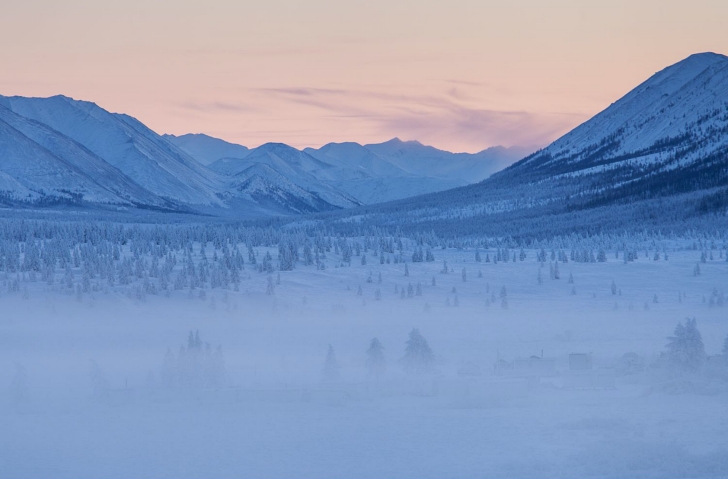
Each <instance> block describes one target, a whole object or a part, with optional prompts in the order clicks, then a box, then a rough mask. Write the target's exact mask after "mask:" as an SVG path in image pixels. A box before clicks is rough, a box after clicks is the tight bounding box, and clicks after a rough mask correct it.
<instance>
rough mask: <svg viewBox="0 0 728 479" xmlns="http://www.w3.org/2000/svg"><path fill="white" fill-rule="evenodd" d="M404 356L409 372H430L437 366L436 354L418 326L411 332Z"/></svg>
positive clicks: (403, 363) (404, 364)
mask: <svg viewBox="0 0 728 479" xmlns="http://www.w3.org/2000/svg"><path fill="white" fill-rule="evenodd" d="M406 344H407V347H406V348H405V351H404V357H403V358H402V359H401V363H402V366H403V368H404V370H405V372H407V373H409V374H428V373H431V372H432V371H433V370H434V368H435V354H434V353H433V352H432V349H430V346H429V344H427V340H426V339H425V338H424V337H423V336H422V334H420V331H419V330H418V329H417V328H413V329H412V331H410V333H409V339H408V340H407V343H406Z"/></svg>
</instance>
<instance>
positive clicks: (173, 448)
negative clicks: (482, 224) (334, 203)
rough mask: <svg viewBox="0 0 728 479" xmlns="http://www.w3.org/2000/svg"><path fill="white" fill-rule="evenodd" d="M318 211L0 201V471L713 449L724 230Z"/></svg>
mask: <svg viewBox="0 0 728 479" xmlns="http://www.w3.org/2000/svg"><path fill="white" fill-rule="evenodd" d="M319 225H320V223H318V222H311V223H310V224H308V225H303V224H295V223H294V224H288V225H282V226H277V227H276V226H270V225H269V226H255V225H241V224H233V223H220V224H206V223H197V224H192V223H178V224H173V223H167V224H163V223H156V224H146V223H134V224H128V223H122V222H103V221H82V220H73V221H60V220H53V219H48V218H46V219H31V220H21V219H17V218H16V219H12V218H6V219H4V220H3V221H2V222H1V223H0V305H1V309H0V311H2V316H1V318H0V321H1V322H2V331H3V334H2V336H1V337H2V340H1V341H2V342H1V343H0V384H2V386H3V388H2V396H0V400H1V401H2V402H1V404H2V409H0V418H1V420H2V424H3V427H2V433H0V443H1V446H0V450H2V451H4V454H3V458H2V464H3V466H2V470H3V471H5V474H3V475H8V476H14V477H20V476H33V477H38V476H46V475H49V474H50V475H53V476H73V477H79V476H127V475H134V476H147V475H148V476H156V477H159V476H170V477H171V476H180V475H183V476H200V477H201V476H206V477H208V476H210V475H212V476H232V475H236V476H241V475H242V476H248V477H249V476H265V477H284V476H285V477H290V476H295V477H314V476H339V477H351V476H381V475H387V476H393V477H413V476H418V477H419V476H423V477H436V476H437V477H440V476H461V477H462V476H467V477H471V476H473V477H474V476H483V475H486V476H503V475H509V476H534V475H536V476H559V475H562V473H563V471H564V470H566V469H565V468H568V470H569V471H572V473H573V475H578V476H600V477H601V476H651V477H654V476H670V477H673V476H676V475H678V476H680V475H683V476H687V475H699V476H716V477H718V476H722V475H723V474H724V473H725V470H726V467H728V464H727V463H726V459H725V458H726V457H728V454H727V452H728V439H727V438H726V436H725V434H723V433H722V431H723V430H724V429H725V425H726V424H728V409H726V408H725V404H726V397H728V396H727V395H728V322H727V321H726V315H727V314H728V304H726V297H725V294H726V289H727V288H726V285H727V284H728V283H727V282H726V278H727V277H728V237H726V235H725V234H724V233H719V232H715V233H705V232H698V231H693V232H681V233H680V234H667V233H664V234H661V233H657V232H654V233H649V232H625V233H622V234H613V235H609V234H604V235H596V236H588V235H581V236H578V235H566V236H555V237H552V238H550V239H548V240H542V241H537V240H520V241H517V240H514V239H512V238H498V237H482V238H478V237H475V236H468V237H463V238H457V237H456V236H453V235H450V236H448V237H446V238H445V237H441V236H438V235H437V234H435V233H434V232H430V233H420V234H413V235H405V234H404V233H402V232H401V231H399V230H398V229H397V228H393V229H391V230H388V229H385V228H377V227H374V226H360V228H359V230H358V231H356V232H355V234H349V235H343V234H342V233H341V232H336V231H335V230H334V229H331V228H325V227H321V226H319ZM161 451H164V453H162V452H161ZM129 457H134V461H133V464H132V463H131V462H130V461H129ZM222 457H224V458H225V460H224V461H223V460H220V461H218V460H217V459H215V458H222ZM171 458H173V459H171ZM377 458H380V459H377ZM64 471H65V472H64Z"/></svg>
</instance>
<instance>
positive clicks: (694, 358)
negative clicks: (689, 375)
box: [667, 318, 705, 372]
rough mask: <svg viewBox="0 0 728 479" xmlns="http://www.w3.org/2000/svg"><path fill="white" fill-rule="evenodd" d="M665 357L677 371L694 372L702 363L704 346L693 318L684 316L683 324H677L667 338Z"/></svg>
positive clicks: (703, 360)
mask: <svg viewBox="0 0 728 479" xmlns="http://www.w3.org/2000/svg"><path fill="white" fill-rule="evenodd" d="M667 359H668V362H669V363H670V365H671V366H672V367H673V368H674V369H675V370H678V371H688V372H695V371H697V370H699V369H700V367H701V366H702V365H703V363H704V362H705V346H704V345H703V338H702V336H701V335H700V331H698V325H697V321H696V320H695V318H693V319H690V318H686V319H685V324H684V325H683V324H682V323H678V324H677V326H676V327H675V332H674V333H673V336H670V337H669V338H668V343H667Z"/></svg>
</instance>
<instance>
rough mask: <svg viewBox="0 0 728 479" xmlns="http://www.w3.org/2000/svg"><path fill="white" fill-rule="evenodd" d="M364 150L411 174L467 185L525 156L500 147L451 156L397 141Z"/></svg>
mask: <svg viewBox="0 0 728 479" xmlns="http://www.w3.org/2000/svg"><path fill="white" fill-rule="evenodd" d="M365 148H366V149H367V150H370V151H372V152H374V153H376V154H377V155H378V156H379V157H381V158H383V159H385V160H387V161H389V162H390V163H391V164H393V165H395V166H397V167H398V168H400V169H402V170H404V171H407V172H408V173H410V174H413V175H417V176H427V177H446V178H449V179H458V180H463V181H465V182H467V183H474V182H477V181H481V180H484V179H485V178H487V177H488V176H490V175H491V174H493V173H495V172H496V171H499V170H501V169H502V168H504V167H506V166H508V165H510V164H511V163H513V162H514V161H516V160H519V159H521V158H523V157H524V156H525V155H526V154H527V153H528V151H527V150H524V149H521V148H503V147H493V148H488V149H486V150H483V151H481V152H479V153H450V152H449V151H443V150H438V149H437V148H434V147H432V146H427V145H423V144H422V143H420V142H418V141H402V140H400V139H399V138H394V139H392V140H389V141H387V142H384V143H378V144H371V145H365Z"/></svg>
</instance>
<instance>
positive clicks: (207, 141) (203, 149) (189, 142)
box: [162, 133, 250, 165]
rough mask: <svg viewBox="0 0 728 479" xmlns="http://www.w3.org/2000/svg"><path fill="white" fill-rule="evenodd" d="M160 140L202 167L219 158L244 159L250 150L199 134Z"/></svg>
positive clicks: (166, 136)
mask: <svg viewBox="0 0 728 479" xmlns="http://www.w3.org/2000/svg"><path fill="white" fill-rule="evenodd" d="M162 138H164V139H165V140H167V141H169V142H170V143H172V144H174V145H175V146H177V148H179V149H180V150H182V151H184V152H185V153H187V154H188V155H190V156H191V157H192V158H194V159H195V160H197V161H199V162H200V163H202V164H203V165H210V164H212V163H214V162H215V161H217V160H219V159H220V158H245V157H246V156H247V155H248V153H249V152H250V149H248V148H247V147H245V146H243V145H238V144H235V143H229V142H227V141H225V140H220V139H218V138H213V137H211V136H208V135H203V134H201V133H190V134H187V135H181V136H175V135H162Z"/></svg>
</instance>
